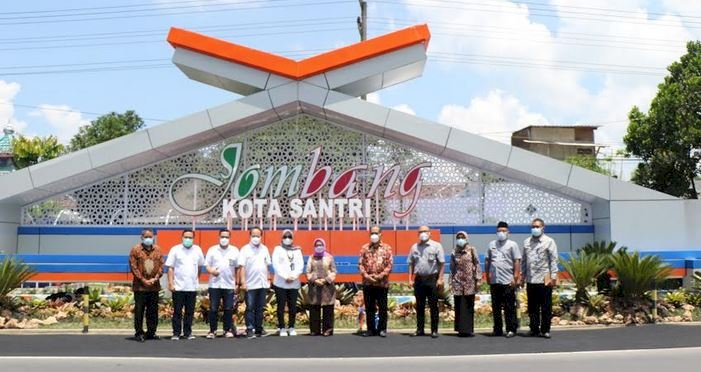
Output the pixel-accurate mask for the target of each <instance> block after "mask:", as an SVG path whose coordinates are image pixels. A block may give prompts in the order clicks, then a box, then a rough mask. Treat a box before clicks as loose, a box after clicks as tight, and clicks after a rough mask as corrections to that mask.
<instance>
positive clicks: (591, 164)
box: [565, 155, 612, 176]
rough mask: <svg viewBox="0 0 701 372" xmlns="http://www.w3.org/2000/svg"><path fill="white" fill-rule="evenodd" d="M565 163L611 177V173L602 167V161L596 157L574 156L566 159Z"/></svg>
mask: <svg viewBox="0 0 701 372" xmlns="http://www.w3.org/2000/svg"><path fill="white" fill-rule="evenodd" d="M565 162H567V163H569V164H572V165H576V166H578V167H581V168H584V169H589V170H590V171H593V172H597V173H601V174H603V175H606V176H611V175H612V174H611V171H610V170H609V169H607V168H605V167H603V166H602V165H601V161H600V160H599V159H597V158H596V156H594V155H573V156H569V157H567V158H566V159H565Z"/></svg>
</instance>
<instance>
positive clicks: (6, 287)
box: [0, 257, 36, 299]
mask: <svg viewBox="0 0 701 372" xmlns="http://www.w3.org/2000/svg"><path fill="white" fill-rule="evenodd" d="M34 274H36V271H34V269H33V268H32V267H31V266H29V265H27V264H25V263H24V262H22V261H19V260H16V259H14V258H11V257H5V259H4V260H3V261H2V262H1V263H0V299H4V298H6V297H7V295H8V294H9V293H10V292H12V291H13V290H15V289H16V288H19V287H20V286H21V285H22V283H24V282H26V281H27V280H28V279H29V278H31V277H32V276H33V275H34Z"/></svg>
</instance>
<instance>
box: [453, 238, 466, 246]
mask: <svg viewBox="0 0 701 372" xmlns="http://www.w3.org/2000/svg"><path fill="white" fill-rule="evenodd" d="M455 243H456V244H457V245H458V247H460V248H463V247H464V246H465V245H467V239H464V238H460V239H458V240H456V241H455Z"/></svg>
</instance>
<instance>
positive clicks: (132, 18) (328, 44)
mask: <svg viewBox="0 0 701 372" xmlns="http://www.w3.org/2000/svg"><path fill="white" fill-rule="evenodd" d="M60 4H61V8H59V7H58V6H57V5H58V3H57V2H56V1H52V0H33V1H3V2H0V126H5V125H6V123H8V122H9V123H10V124H11V125H12V126H13V127H15V129H16V130H17V131H19V132H20V133H23V134H25V135H30V136H35V135H42V136H44V135H50V134H52V135H56V136H57V137H58V138H59V140H61V141H62V142H64V143H65V142H68V141H69V139H70V138H71V137H72V136H73V135H74V134H75V133H76V132H77V131H78V128H79V127H80V126H83V125H86V124H88V123H89V122H90V120H93V119H94V118H96V117H97V116H99V115H101V114H105V113H108V112H111V111H116V112H123V111H125V110H135V111H136V112H137V113H138V114H139V115H141V116H142V117H143V118H144V119H145V120H146V123H147V125H149V126H153V125H157V124H158V123H160V122H163V121H165V120H171V119H176V118H178V117H181V116H185V115H187V114H189V113H192V112H196V111H200V110H204V109H206V108H209V107H212V106H216V105H219V104H222V103H225V102H229V101H232V100H235V99H237V98H238V97H237V96H236V95H234V94H233V93H231V92H227V91H223V90H217V89H216V88H213V87H210V86H207V85H204V84H201V83H198V82H195V81H191V80H189V79H188V78H187V77H185V76H184V75H183V74H182V73H181V72H180V71H179V70H178V69H177V68H176V67H175V66H174V65H172V63H170V58H171V56H172V52H173V50H172V47H171V46H170V45H169V44H168V43H167V42H166V41H165V39H166V36H167V33H168V30H169V28H170V27H181V28H187V29H190V30H193V31H198V32H201V33H204V34H207V35H210V36H214V37H219V38H223V39H226V40H229V41H232V42H235V43H238V44H243V45H247V46H250V47H253V48H257V49H261V50H265V51H269V52H276V53H278V54H281V55H285V56H287V57H291V58H295V59H301V58H304V57H308V56H310V55H314V54H318V53H321V52H324V51H328V50H331V49H334V48H338V47H341V46H344V45H348V44H351V43H355V42H357V40H358V37H359V36H358V30H357V26H356V17H357V15H358V14H359V5H358V1H357V0H112V1H107V0H63V1H61V2H60ZM368 16H369V20H368V36H369V37H374V36H379V35H382V34H385V33H388V32H391V31H393V30H398V29H401V28H404V27H407V26H410V25H414V24H421V23H426V24H428V26H429V29H430V30H431V34H432V38H431V42H430V46H429V49H428V55H429V60H428V63H427V65H426V69H425V71H424V75H423V76H422V77H421V78H418V79H415V80H413V81H410V82H406V83H402V84H400V85H397V86H394V87H391V88H388V89H385V90H382V91H379V92H377V93H373V94H371V95H370V96H369V100H371V101H373V102H377V103H381V104H383V105H386V106H389V107H394V108H396V109H399V110H402V111H405V112H409V113H413V114H416V115H418V116H421V117H424V118H427V119H431V120H434V121H437V122H441V123H445V124H448V125H451V126H454V127H458V128H460V129H464V130H466V131H469V132H472V133H477V134H481V135H484V136H487V137H489V138H492V139H495V140H497V141H502V142H507V143H508V142H509V138H510V134H511V132H513V131H515V130H517V129H520V128H522V127H525V126H527V125H547V124H564V125H570V124H594V125H600V126H601V127H600V128H599V129H598V130H597V133H596V140H597V142H599V143H601V144H603V145H605V146H607V148H605V149H604V150H603V151H604V153H609V152H612V151H615V150H616V149H619V148H621V147H623V140H622V138H623V135H624V134H625V129H626V126H627V119H626V118H627V114H628V112H629V111H630V109H631V108H632V107H633V106H634V105H637V106H638V107H640V108H641V109H642V110H644V111H646V110H647V109H648V106H649V104H650V101H651V100H652V98H653V97H654V95H655V93H656V91H657V85H658V84H659V83H660V82H662V81H663V79H664V76H665V75H666V67H667V66H668V65H669V64H671V63H672V62H674V61H675V60H678V59H679V57H680V56H681V55H683V54H684V53H685V44H686V42H687V41H689V40H696V39H698V38H699V37H700V36H701V1H686V0H657V1H645V0H617V1H615V2H613V1H604V0H530V1H506V0H368Z"/></svg>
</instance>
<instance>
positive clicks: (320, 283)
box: [314, 279, 324, 286]
mask: <svg viewBox="0 0 701 372" xmlns="http://www.w3.org/2000/svg"><path fill="white" fill-rule="evenodd" d="M314 284H316V285H318V286H322V285H324V279H317V280H315V281H314Z"/></svg>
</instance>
